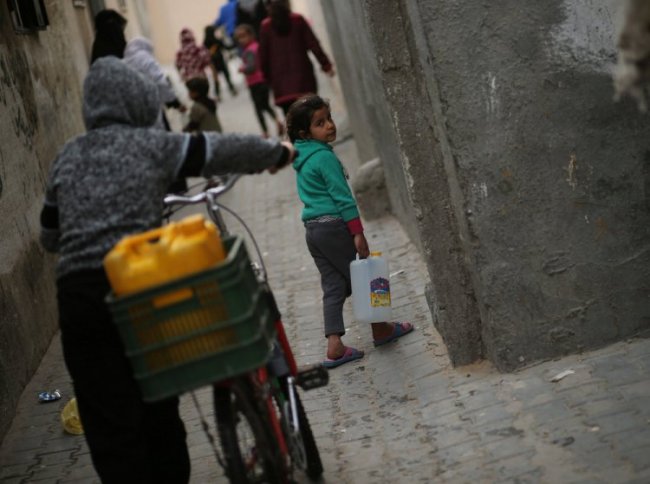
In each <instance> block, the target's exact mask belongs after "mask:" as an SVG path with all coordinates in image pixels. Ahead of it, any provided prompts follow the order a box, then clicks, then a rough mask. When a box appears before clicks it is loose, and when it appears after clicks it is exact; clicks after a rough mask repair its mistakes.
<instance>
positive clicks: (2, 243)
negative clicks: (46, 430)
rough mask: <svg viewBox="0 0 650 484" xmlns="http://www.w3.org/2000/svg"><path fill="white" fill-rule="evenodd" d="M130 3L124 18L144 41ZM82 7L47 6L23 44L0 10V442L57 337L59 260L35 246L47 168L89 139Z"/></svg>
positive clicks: (89, 35) (87, 37)
mask: <svg viewBox="0 0 650 484" xmlns="http://www.w3.org/2000/svg"><path fill="white" fill-rule="evenodd" d="M134 2H135V0H132V1H128V2H126V6H127V8H126V10H123V11H122V13H123V14H125V15H126V16H127V18H128V21H129V24H130V29H131V30H130V32H133V33H136V34H139V33H140V32H142V29H141V27H140V23H139V19H138V17H137V15H136V13H137V12H136V11H137V9H136V8H135V3H134ZM78 5H81V6H78V7H75V6H74V5H73V2H71V1H66V2H61V1H55V0H50V1H46V2H45V6H46V10H47V14H48V16H49V21H50V25H49V26H48V27H47V29H46V30H44V31H38V32H34V33H30V34H26V35H25V34H22V35H19V34H16V33H15V32H14V29H13V26H12V24H11V20H10V18H9V15H8V10H7V2H0V213H2V214H3V218H2V227H1V233H2V235H1V236H0V318H1V320H0V438H2V436H4V434H5V432H6V430H7V428H8V426H9V424H10V423H11V419H12V418H13V415H14V409H15V404H16V402H17V400H18V398H19V397H20V394H21V392H22V390H23V388H24V386H25V384H26V383H27V382H28V381H29V379H30V378H31V376H32V374H33V372H34V371H35V370H36V368H37V367H38V364H39V363H40V361H41V358H42V356H43V354H44V352H45V350H46V349H47V347H48V345H49V344H50V341H51V339H52V336H53V335H54V334H55V332H56V330H57V316H56V315H57V308H56V291H55V286H54V262H55V259H54V257H53V256H51V255H49V254H46V253H45V252H44V251H43V250H42V249H41V247H40V244H39V242H38V235H39V226H40V224H39V215H40V210H41V206H42V201H43V192H44V187H45V183H46V180H47V176H48V170H49V165H50V162H51V161H52V160H53V159H54V157H55V156H56V153H57V151H58V150H59V148H60V147H61V146H62V145H63V143H64V142H65V141H66V140H67V139H68V138H70V137H72V136H74V135H77V134H79V133H82V132H83V131H84V126H83V121H82V118H81V97H82V88H81V86H82V81H83V78H84V76H85V75H86V72H87V70H88V60H89V57H90V48H91V44H92V39H93V37H94V32H93V26H92V23H91V21H90V17H91V14H90V9H89V8H88V6H87V5H86V6H83V4H78ZM107 7H112V8H117V7H118V5H117V4H115V5H113V4H111V2H107ZM43 390H52V389H47V388H44V389H43Z"/></svg>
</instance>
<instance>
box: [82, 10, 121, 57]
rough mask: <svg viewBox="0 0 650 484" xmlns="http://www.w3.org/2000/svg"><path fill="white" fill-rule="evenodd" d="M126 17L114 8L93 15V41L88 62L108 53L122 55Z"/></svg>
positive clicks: (116, 55)
mask: <svg viewBox="0 0 650 484" xmlns="http://www.w3.org/2000/svg"><path fill="white" fill-rule="evenodd" d="M124 27H126V19H125V18H124V17H122V16H121V15H120V14H119V13H117V12H116V11H115V10H110V9H106V10H102V11H100V12H99V13H98V14H97V15H95V41H94V42H93V48H92V53H91V56H90V63H91V64H92V63H93V62H95V61H96V60H97V59H99V58H100V57H106V56H109V55H112V56H115V57H119V58H120V59H121V58H122V57H123V56H124V48H125V47H126V37H124Z"/></svg>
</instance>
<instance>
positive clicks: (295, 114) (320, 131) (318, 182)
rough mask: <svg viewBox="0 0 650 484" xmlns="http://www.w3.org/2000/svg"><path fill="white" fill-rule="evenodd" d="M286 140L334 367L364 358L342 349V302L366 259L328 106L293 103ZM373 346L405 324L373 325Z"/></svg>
mask: <svg viewBox="0 0 650 484" xmlns="http://www.w3.org/2000/svg"><path fill="white" fill-rule="evenodd" d="M287 131H288V134H289V139H290V140H291V141H292V142H294V143H295V147H296V150H297V151H298V156H297V157H296V159H295V161H294V163H293V167H294V169H295V170H296V180H297V184H298V195H299V196H300V200H301V201H302V202H303V204H304V208H303V210H302V220H303V222H304V223H305V228H306V239H307V248H308V249H309V253H310V254H311V256H312V257H313V258H314V262H315V263H316V267H318V271H319V272H320V275H321V287H322V289H323V316H324V320H325V337H326V338H327V358H326V359H325V360H324V361H323V365H324V366H325V367H327V368H335V367H337V366H339V365H342V364H344V363H347V362H349V361H354V360H358V359H360V358H362V357H363V351H360V350H357V349H355V348H351V347H349V346H345V345H344V344H343V341H342V339H341V337H342V336H343V335H344V334H345V325H344V323H343V303H344V302H345V299H346V298H347V297H348V296H350V294H351V292H352V291H351V281H350V263H351V262H352V261H353V260H354V259H355V258H356V254H357V253H358V254H359V256H360V257H361V258H366V257H368V255H369V254H370V249H369V248H368V242H367V241H366V237H365V236H364V234H363V226H362V224H361V219H360V218H359V210H358V208H357V204H356V201H355V200H354V197H353V196H352V192H351V191H350V187H349V185H348V183H347V180H346V178H347V174H346V172H345V169H344V168H343V165H342V164H341V162H340V161H339V159H338V158H337V157H336V155H335V154H334V151H333V150H332V146H331V145H330V144H329V143H332V142H333V141H334V140H336V125H335V124H334V121H332V116H331V114H330V108H329V104H328V103H327V102H326V101H325V100H323V99H322V98H320V97H319V96H317V95H315V94H309V95H307V96H304V97H302V98H300V99H298V100H297V101H296V102H295V103H293V104H292V106H291V108H290V109H289V112H288V115H287ZM371 326H372V335H373V343H374V345H375V346H381V345H384V344H386V343H389V342H391V341H393V340H396V339H397V338H399V337H401V336H403V335H405V334H407V333H410V332H411V331H413V325H412V324H410V323H406V322H403V323H399V322H396V323H388V322H384V323H372V325H371Z"/></svg>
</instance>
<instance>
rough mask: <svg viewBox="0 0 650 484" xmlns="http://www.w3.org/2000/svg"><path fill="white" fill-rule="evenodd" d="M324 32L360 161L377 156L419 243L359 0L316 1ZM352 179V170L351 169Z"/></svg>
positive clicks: (396, 208) (393, 203)
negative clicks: (321, 14)
mask: <svg viewBox="0 0 650 484" xmlns="http://www.w3.org/2000/svg"><path fill="white" fill-rule="evenodd" d="M321 5H322V8H323V14H324V17H325V21H326V25H327V29H328V32H329V41H330V45H331V46H332V53H333V58H334V63H335V64H336V66H337V72H338V77H339V79H340V84H341V87H342V91H343V97H344V99H345V105H346V106H347V112H348V116H349V122H350V128H351V131H352V132H353V133H354V137H355V142H356V145H357V149H358V152H359V159H360V160H361V161H362V162H366V161H369V160H371V159H373V158H377V157H379V158H381V161H382V164H383V167H384V173H385V177H386V182H387V183H386V185H387V188H388V194H389V198H390V204H391V206H392V208H393V211H394V212H395V213H396V214H397V215H399V217H400V220H402V222H403V225H404V228H405V229H406V230H407V231H408V233H409V236H410V237H411V239H412V240H414V241H415V243H416V244H419V232H418V230H417V221H416V217H417V214H416V213H414V212H413V210H412V208H411V206H412V201H411V199H410V191H409V190H408V188H407V184H408V183H410V181H408V180H407V178H406V177H407V176H408V174H407V173H405V171H404V169H403V162H404V160H403V157H402V152H401V151H400V146H399V142H398V136H397V133H396V130H395V126H394V125H393V119H392V117H393V112H391V109H390V106H389V104H388V102H387V99H386V94H385V92H384V87H383V84H382V76H381V74H380V71H379V66H378V64H377V62H376V59H377V57H378V56H379V55H380V54H379V52H378V50H377V45H375V44H374V43H373V39H372V38H371V36H370V29H369V28H368V26H367V25H366V23H367V20H368V17H367V15H366V8H365V6H364V5H363V3H362V2H348V1H346V0H333V1H332V2H326V3H321ZM351 176H352V178H353V179H354V177H355V173H351Z"/></svg>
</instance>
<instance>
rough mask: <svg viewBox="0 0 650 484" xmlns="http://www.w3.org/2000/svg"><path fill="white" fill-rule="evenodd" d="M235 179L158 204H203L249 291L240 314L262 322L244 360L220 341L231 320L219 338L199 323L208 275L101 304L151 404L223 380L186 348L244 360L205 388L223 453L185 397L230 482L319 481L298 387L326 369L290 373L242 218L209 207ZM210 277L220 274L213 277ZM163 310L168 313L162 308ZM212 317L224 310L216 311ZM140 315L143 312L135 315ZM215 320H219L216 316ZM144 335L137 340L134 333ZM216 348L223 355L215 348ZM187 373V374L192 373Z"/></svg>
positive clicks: (206, 310) (306, 386)
mask: <svg viewBox="0 0 650 484" xmlns="http://www.w3.org/2000/svg"><path fill="white" fill-rule="evenodd" d="M239 178H240V175H228V176H224V177H220V178H219V179H218V184H217V185H216V186H214V181H212V182H209V183H208V185H207V188H206V189H205V190H203V191H201V192H200V193H198V194H196V195H191V196H182V195H177V194H172V195H168V196H166V197H165V200H164V202H165V205H166V206H167V207H174V206H178V207H183V206H186V205H196V204H205V206H206V210H207V213H208V215H209V217H210V219H211V220H212V221H213V222H214V224H215V225H216V226H217V228H218V229H219V232H220V235H221V238H222V240H223V241H224V245H225V246H226V247H227V248H228V249H229V260H232V263H231V265H232V267H227V269H229V270H230V269H232V268H236V270H235V269H233V270H231V271H230V272H231V273H233V274H234V273H236V276H237V277H240V276H241V278H240V279H241V280H243V281H244V282H241V284H244V285H247V286H246V287H251V288H253V289H252V290H251V293H252V294H253V295H252V296H251V298H250V301H249V300H246V301H244V302H243V303H242V304H240V306H242V307H244V306H245V310H246V311H248V312H247V313H246V314H249V313H250V314H252V315H253V320H254V321H261V322H262V323H261V325H260V328H261V330H260V333H259V334H260V335H261V336H254V337H251V338H249V340H248V341H249V342H248V343H246V344H248V346H247V348H248V350H247V351H248V353H247V354H244V353H243V350H239V349H238V348H237V347H236V346H235V345H232V344H231V345H230V347H228V343H230V342H231V340H232V338H231V340H229V339H228V338H230V336H232V334H230V333H227V331H231V333H232V332H233V331H235V329H237V328H236V327H235V323H236V321H235V320H236V319H237V318H236V317H234V318H233V321H231V322H230V323H229V324H230V325H231V326H230V327H229V329H220V330H219V332H216V331H214V325H212V326H210V325H206V324H205V318H206V317H208V316H206V314H207V315H211V316H210V317H211V318H214V315H215V314H217V313H215V309H214V307H213V306H211V305H210V304H211V303H210V302H209V301H211V300H213V299H214V297H215V296H214V288H212V287H208V286H206V285H205V284H206V280H208V282H209V277H207V276H205V275H203V276H201V275H196V276H194V277H192V278H187V279H185V280H184V281H183V280H181V281H176V282H174V283H170V284H167V285H165V286H164V288H163V289H159V291H163V292H162V293H161V292H156V291H157V290H156V289H154V290H151V291H145V292H143V294H142V295H141V297H140V298H139V299H135V300H134V299H132V300H130V301H127V304H126V306H122V307H120V305H119V304H118V303H117V302H116V301H115V300H113V301H110V300H109V305H111V309H112V310H113V314H114V318H115V320H116V322H118V328H120V330H121V332H123V339H124V340H125V344H126V346H127V355H128V356H129V357H130V358H131V359H132V364H133V366H134V371H135V373H136V379H137V380H139V382H140V384H141V386H142V387H143V397H144V398H145V399H146V398H147V396H149V398H150V399H159V398H163V397H167V396H171V395H172V394H179V393H182V392H183V391H187V390H189V391H191V390H192V389H194V388H196V387H198V386H200V385H201V384H202V383H204V382H206V381H208V380H210V379H211V378H212V376H211V375H212V374H215V372H217V370H218V371H221V372H222V374H224V373H223V372H224V369H223V365H216V364H215V365H212V363H214V362H217V363H219V364H221V363H223V362H225V361H226V360H224V359H215V358H218V357H219V355H216V356H215V355H211V354H208V355H207V356H205V355H203V356H202V359H201V361H199V362H198V363H196V362H194V361H191V358H189V359H188V358H187V356H186V354H187V353H188V352H190V356H192V355H191V352H195V351H197V350H196V348H199V347H201V348H203V347H208V348H210V351H213V350H214V348H219V351H221V352H222V354H223V351H230V352H231V356H230V358H231V359H232V357H234V356H238V357H239V360H240V363H241V362H242V361H243V363H242V364H241V365H240V367H241V368H247V371H245V372H243V373H242V372H237V370H233V371H232V372H231V373H235V374H233V375H229V377H228V378H225V379H224V378H217V379H216V380H215V381H212V382H211V385H212V393H213V404H214V412H215V417H216V428H217V434H218V436H219V440H220V442H221V447H222V450H223V457H222V456H221V454H220V453H219V450H218V449H217V446H216V444H215V442H214V438H213V437H212V435H211V434H210V432H209V430H208V427H209V426H208V424H207V422H206V421H205V417H204V416H203V413H202V412H201V410H200V406H199V404H198V401H197V399H196V397H195V396H194V393H193V392H192V397H193V399H194V403H195V406H196V407H197V409H198V410H199V414H200V418H201V421H202V425H203V428H204V430H205V432H206V435H207V436H208V440H209V442H210V443H211V444H212V447H213V451H214V453H215V456H216V459H217V461H218V462H219V464H220V465H221V466H222V467H223V468H224V471H225V474H226V476H227V477H228V478H229V480H230V481H231V482H234V483H256V482H270V483H287V482H291V480H292V478H293V474H294V471H295V470H296V469H300V470H302V471H304V472H305V473H306V474H307V476H308V477H309V478H310V479H317V478H318V477H319V476H320V475H321V474H322V473H323V465H322V461H321V458H320V453H319V451H318V447H317V444H316V440H315V438H314V435H313V432H312V430H311V426H310V425H309V421H308V419H307V415H306V412H305V409H304V407H303V405H302V402H301V399H300V396H299V393H298V391H297V387H300V388H302V389H303V390H310V389H312V388H318V387H321V386H324V385H326V384H327V383H328V373H327V369H326V368H324V367H323V366H322V365H314V366H311V367H308V368H303V369H298V367H297V364H296V361H295V358H294V355H293V351H292V349H291V345H290V344H289V341H288V338H287V336H286V333H285V331H284V325H283V322H282V319H281V314H280V311H279V309H278V306H277V304H276V301H275V298H274V296H273V292H272V291H271V288H270V286H269V283H268V278H267V272H266V267H265V266H264V260H263V258H262V254H261V252H260V250H259V247H258V246H257V242H256V241H255V238H254V236H253V234H252V232H251V230H250V229H249V228H248V226H247V225H246V224H245V222H244V221H243V220H242V219H241V218H240V217H239V216H238V215H237V214H236V213H235V212H234V211H232V210H230V209H229V208H227V207H225V206H223V205H222V204H220V203H218V202H217V199H218V198H219V197H220V196H222V195H223V194H225V193H226V192H228V191H229V190H230V189H231V188H232V187H233V186H234V185H235V183H236V182H237V180H239ZM222 210H225V211H227V212H228V213H230V214H231V215H233V216H234V217H235V218H236V219H237V220H238V221H239V222H240V223H241V224H242V225H243V227H244V228H245V229H246V231H247V233H248V234H249V235H250V238H251V241H252V243H253V245H254V248H255V251H256V253H257V258H258V261H259V263H257V264H253V263H251V262H250V260H249V259H248V256H247V253H246V250H245V247H244V244H243V241H242V239H241V237H235V236H232V235H231V233H230V232H229V230H228V227H227V225H226V223H225V220H224V218H223V215H222ZM169 215H170V212H168V213H167V216H169ZM215 270H217V269H215ZM213 277H225V276H223V275H221V276H219V275H218V274H217V275H214V276H213ZM228 277H231V275H229V276H228ZM238 280H239V279H238ZM224 281H225V279H224ZM231 283H232V280H228V281H225V282H224V283H223V284H222V285H221V289H218V290H217V291H219V290H221V291H223V292H224V293H225V292H227V290H228V289H227V286H228V284H231ZM188 284H192V292H193V293H195V294H194V295H196V294H199V296H198V297H199V299H200V298H203V299H204V300H205V301H208V303H206V302H205V301H203V302H201V301H199V302H198V303H197V301H194V299H191V300H188V301H190V302H187V301H186V299H187V298H188V297H189V296H187V294H185V292H184V290H185V289H187V287H184V286H187V285H188ZM161 294H162V295H161ZM206 294H207V296H206ZM220 297H221V296H220ZM227 298H228V296H227V294H226V295H224V296H223V299H224V300H226V299H227ZM162 299H164V301H163V302H161V301H162ZM143 301H144V302H143ZM169 301H171V303H170V302H169ZM179 301H180V302H179ZM240 302H241V301H240ZM145 303H146V304H145ZM150 303H151V304H150ZM169 304H172V306H169ZM174 304H178V306H174ZM144 306H147V307H146V308H144ZM150 306H151V307H150ZM170 307H171V308H172V309H169V308H170ZM197 308H198V309H197ZM219 311H222V309H218V310H217V312H219ZM141 313H142V314H144V315H145V316H141ZM184 314H193V316H192V317H193V319H191V320H187V319H183V320H182V318H183V315H184ZM219 314H220V315H221V316H220V317H223V314H222V313H219ZM239 319H242V318H241V317H240V318H239ZM248 319H251V318H250V317H249V318H248ZM136 320H137V322H136ZM181 320H182V321H181ZM120 321H121V323H120ZM188 321H190V322H188ZM197 321H198V322H197ZM125 322H126V324H125ZM171 323H173V324H174V325H175V326H172V325H171ZM134 324H140V325H141V326H142V327H143V328H145V329H144V330H141V331H140V333H139V340H138V341H137V342H134V339H133V335H131V334H130V332H131V331H132V328H131V326H132V325H134ZM125 326H126V327H125ZM179 327H183V328H185V329H187V328H190V329H191V332H192V336H191V338H192V339H189V340H188V339H187V337H185V336H183V335H181V336H179V331H180V330H179V329H178V328H179ZM170 328H173V329H170ZM233 328H234V329H233ZM257 329H258V328H256V331H257ZM163 333H164V334H163ZM143 334H144V335H145V337H143V336H142V335H143ZM233 334H234V333H233ZM247 334H248V333H247ZM251 334H252V333H251ZM197 335H198V336H197ZM255 335H257V332H255ZM183 338H185V339H183ZM143 340H146V341H147V344H148V345H149V346H148V347H147V348H146V350H143V349H142V348H141V346H142V344H143V343H142V341H143ZM250 341H253V343H250ZM152 342H153V343H152ZM269 343H272V344H270V345H269ZM172 344H174V345H175V346H173V349H172V350H167V352H166V353H165V354H164V356H160V355H159V354H158V353H160V351H159V350H161V348H162V350H165V349H167V347H168V346H170V345H172ZM224 346H225V347H226V350H224V349H223V348H224ZM129 348H130V349H129ZM251 354H255V355H256V356H251ZM143 356H144V357H145V358H148V360H147V362H148V363H149V364H150V366H149V367H144V366H142V365H143V363H142V361H140V359H141V358H142V357H143ZM161 358H162V359H161ZM211 358H212V359H211ZM255 358H256V359H255ZM163 360H164V361H163ZM161 361H162V363H161ZM179 361H182V364H179ZM152 364H155V365H159V366H154V369H153V370H152V367H151V365H152ZM192 365H194V366H192ZM242 365H243V366H242ZM217 366H219V368H217ZM186 367H187V368H190V369H191V370H192V371H191V373H190V370H188V369H186ZM143 368H144V369H143ZM161 368H162V369H161ZM138 372H140V374H139V375H138ZM170 372H171V374H172V375H173V376H174V378H175V382H174V384H171V385H170V384H169V378H168V377H167V376H166V375H167V373H170ZM197 374H198V377H197V376H196V375H197ZM143 375H144V376H143ZM161 375H162V377H161ZM190 375H191V378H194V379H195V381H189V382H188V380H191V378H190ZM180 381H182V383H180ZM170 387H171V388H170Z"/></svg>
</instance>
